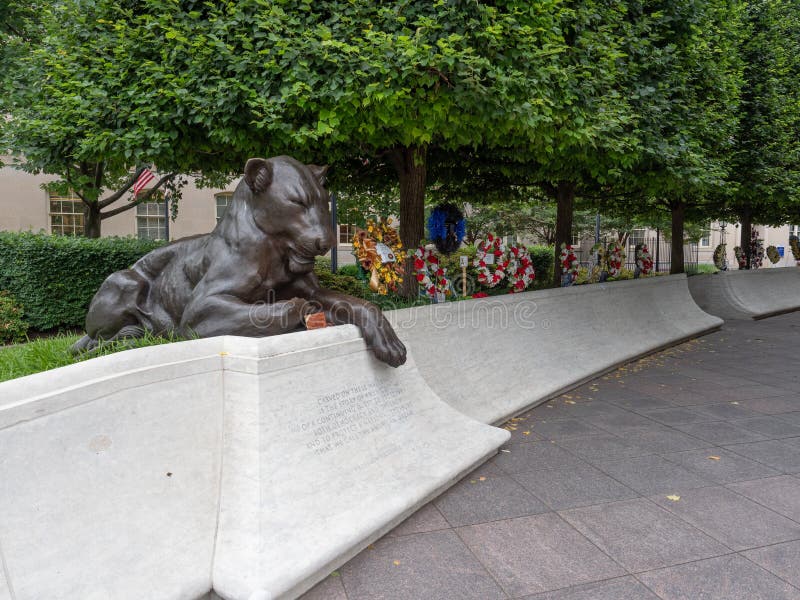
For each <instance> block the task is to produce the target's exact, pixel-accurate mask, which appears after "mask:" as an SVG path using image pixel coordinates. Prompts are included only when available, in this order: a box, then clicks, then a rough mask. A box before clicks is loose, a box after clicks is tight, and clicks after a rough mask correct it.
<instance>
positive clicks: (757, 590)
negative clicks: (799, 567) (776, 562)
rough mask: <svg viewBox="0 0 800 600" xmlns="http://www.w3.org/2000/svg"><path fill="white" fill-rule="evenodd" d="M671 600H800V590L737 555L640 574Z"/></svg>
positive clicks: (660, 593) (648, 584) (653, 587)
mask: <svg viewBox="0 0 800 600" xmlns="http://www.w3.org/2000/svg"><path fill="white" fill-rule="evenodd" d="M638 579H639V580H640V581H641V582H642V583H644V584H645V585H646V586H647V587H649V588H650V589H651V590H653V591H654V592H655V593H656V594H658V596H659V597H660V598H665V599H669V600H800V590H798V589H797V588H795V587H792V586H791V585H789V584H788V583H786V582H785V581H783V580H782V579H780V578H778V577H776V576H775V575H773V574H772V573H769V572H768V571H766V570H765V569H762V568H761V567H759V566H757V565H755V564H754V563H752V562H750V561H748V560H747V559H746V558H743V557H741V556H737V555H730V556H721V557H719V558H711V559H708V560H701V561H697V562H692V563H688V564H684V565H680V566H676V567H670V568H666V569H662V570H658V571H651V572H649V573H643V574H641V575H638Z"/></svg>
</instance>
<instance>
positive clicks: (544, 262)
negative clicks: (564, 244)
mask: <svg viewBox="0 0 800 600" xmlns="http://www.w3.org/2000/svg"><path fill="white" fill-rule="evenodd" d="M528 252H529V253H530V255H531V262H532V263H533V269H534V271H536V286H535V287H537V288H539V287H547V286H549V285H550V282H551V281H552V279H553V256H554V255H555V248H553V246H528Z"/></svg>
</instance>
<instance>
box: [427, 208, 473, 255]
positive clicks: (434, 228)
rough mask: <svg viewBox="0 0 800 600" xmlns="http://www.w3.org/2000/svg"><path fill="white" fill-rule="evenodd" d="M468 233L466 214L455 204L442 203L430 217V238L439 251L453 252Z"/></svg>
mask: <svg viewBox="0 0 800 600" xmlns="http://www.w3.org/2000/svg"><path fill="white" fill-rule="evenodd" d="M466 234H467V222H466V221H465V220H464V215H463V214H461V211H460V210H458V207H456V206H455V205H454V204H449V203H448V204H440V205H439V206H437V207H436V208H434V209H433V211H431V216H430V217H428V239H429V240H431V241H432V242H433V243H434V244H435V245H436V248H437V249H438V250H439V252H441V253H443V254H452V253H453V252H455V251H456V250H458V248H459V246H461V242H463V241H464V236H465V235H466Z"/></svg>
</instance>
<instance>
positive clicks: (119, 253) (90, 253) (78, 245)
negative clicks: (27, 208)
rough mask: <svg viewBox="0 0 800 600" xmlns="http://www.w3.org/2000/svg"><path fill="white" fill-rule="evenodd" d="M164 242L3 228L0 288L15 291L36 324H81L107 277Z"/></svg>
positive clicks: (27, 317) (43, 327) (41, 327)
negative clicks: (14, 230) (71, 235)
mask: <svg viewBox="0 0 800 600" xmlns="http://www.w3.org/2000/svg"><path fill="white" fill-rule="evenodd" d="M164 243H165V242H154V241H149V240H137V239H135V238H113V237H108V238H99V239H87V238H83V237H70V236H54V235H46V234H41V233H11V232H0V290H8V291H9V292H10V293H11V295H12V296H14V298H15V299H16V300H17V302H19V304H21V305H22V308H23V310H24V312H25V320H26V321H27V322H28V323H30V325H31V326H32V327H33V328H35V329H38V330H41V331H44V330H49V329H55V328H64V327H83V325H84V322H85V320H86V311H87V309H88V308H89V303H90V302H91V300H92V297H93V296H94V294H95V292H97V290H98V288H99V287H100V284H102V283H103V281H104V280H105V278H106V277H108V276H109V275H110V274H111V273H113V272H115V271H119V270H120V269H126V268H128V267H130V266H131V265H132V264H133V263H135V262H136V261H137V260H139V258H141V257H142V256H144V255H145V254H147V253H148V252H150V251H151V250H153V249H154V248H158V247H159V246H163V245H164Z"/></svg>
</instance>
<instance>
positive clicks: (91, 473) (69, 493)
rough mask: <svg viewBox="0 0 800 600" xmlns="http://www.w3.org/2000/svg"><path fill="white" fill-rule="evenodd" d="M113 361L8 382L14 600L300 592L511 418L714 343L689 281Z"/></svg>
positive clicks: (455, 475)
mask: <svg viewBox="0 0 800 600" xmlns="http://www.w3.org/2000/svg"><path fill="white" fill-rule="evenodd" d="M387 317H388V318H389V319H390V320H391V321H392V323H393V325H394V326H395V328H396V330H397V331H398V332H399V333H400V335H401V337H403V338H404V340H405V342H406V344H407V346H408V349H409V360H408V362H407V363H406V365H404V366H403V367H401V368H399V369H392V368H390V367H388V366H386V365H384V364H383V363H380V362H379V361H377V360H376V359H375V358H374V357H373V356H372V354H371V353H370V352H368V351H367V349H366V347H365V344H364V342H363V340H362V339H361V337H360V336H359V333H358V330H357V329H356V328H355V327H354V326H351V325H347V326H341V327H333V328H327V329H321V330H315V331H308V332H301V333H293V334H288V335H283V336H277V337H271V338H262V339H255V338H241V337H219V338H210V339H202V340H194V341H189V342H181V343H177V344H169V345H164V346H153V347H148V348H141V349H137V350H130V351H127V352H121V353H118V354H114V355H111V356H106V357H101V358H98V359H95V360H91V361H86V362H83V363H78V364H75V365H71V366H69V367H64V368H62V369H56V370H54V371H50V372H47V373H41V374H38V375H32V376H29V377H24V378H20V379H16V380H12V381H9V382H5V383H0V481H2V484H3V485H1V486H0V563H1V564H0V599H2V600H5V599H6V598H13V599H14V600H31V599H39V598H87V599H88V598H115V599H127V598H130V599H136V600H138V599H140V598H148V599H153V600H156V599H179V598H181V599H182V598H199V597H205V595H206V594H207V593H208V592H209V591H210V590H212V589H213V590H214V592H215V593H216V594H218V595H219V596H220V597H221V598H226V599H231V600H255V599H266V598H293V597H296V596H298V595H300V594H301V593H302V592H303V591H305V590H306V589H308V588H310V587H311V586H312V585H314V584H315V583H316V582H318V581H319V580H321V579H322V578H323V577H325V576H326V575H327V574H328V573H329V572H330V571H332V570H333V569H335V568H336V567H338V566H340V565H341V564H343V563H344V562H346V561H347V560H348V559H349V558H350V557H352V556H353V555H355V554H356V553H357V552H358V551H360V550H361V549H362V548H364V547H365V546H366V545H368V544H369V543H371V542H372V541H373V540H375V539H377V538H378V537H380V536H381V535H383V534H384V533H385V532H387V531H388V530H389V529H391V528H392V527H394V526H395V525H396V524H397V523H399V522H400V521H401V520H403V519H404V518H405V517H406V516H408V515H410V514H411V513H412V512H414V511H415V510H416V509H417V508H419V507H420V506H422V505H423V504H424V503H425V502H427V501H428V500H430V499H431V498H433V497H435V496H436V495H438V494H439V493H441V492H442V491H443V490H444V489H446V488H447V487H449V486H450V485H452V484H453V483H455V482H456V481H458V480H459V478H461V477H462V476H463V475H464V474H465V473H467V472H468V471H469V470H471V469H472V468H474V467H475V466H476V465H478V464H480V463H481V462H482V461H483V460H485V459H486V458H487V457H489V456H491V455H492V454H493V453H494V452H495V451H496V450H497V448H498V447H499V446H500V445H502V444H503V443H504V442H505V441H506V440H507V439H508V436H509V434H508V432H507V431H503V430H500V429H496V428H494V427H491V426H489V425H486V424H485V423H495V422H499V421H502V420H503V419H504V418H505V417H507V416H510V415H513V414H515V413H518V412H521V411H523V410H525V409H526V408H527V407H529V406H531V405H534V404H536V403H538V402H541V401H543V400H545V399H547V398H549V397H552V396H553V395H555V394H557V393H559V392H560V391H561V390H564V389H568V388H570V387H573V386H575V385H577V384H579V383H581V382H582V381H585V380H587V379H590V378H592V377H594V376H596V375H597V374H599V373H602V372H604V371H606V370H608V369H610V368H613V367H614V366H615V365H617V364H620V363H623V362H625V361H627V360H630V359H632V358H635V357H637V356H639V355H642V354H646V353H648V352H652V351H654V350H656V349H658V348H661V347H663V346H667V345H670V344H674V343H677V342H679V341H681V340H684V339H687V338H690V337H693V336H696V335H699V334H702V333H704V332H706V331H708V330H710V329H714V328H716V327H718V326H719V325H720V324H721V323H722V321H720V320H719V319H717V318H716V317H711V316H709V315H707V314H706V313H704V312H702V311H701V310H700V309H699V308H698V307H697V305H696V304H695V303H694V302H693V300H692V298H691V296H690V295H689V292H688V288H687V284H686V278H685V277H684V276H670V277H659V278H652V279H650V278H648V279H643V280H639V281H627V282H615V283H609V284H598V285H592V286H580V287H574V288H568V289H558V290H544V291H539V292H529V293H523V294H516V295H509V296H502V297H493V298H487V299H483V300H473V301H465V302H457V303H448V304H444V305H433V306H428V307H422V308H418V309H408V310H401V311H394V312H391V313H388V314H387Z"/></svg>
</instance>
